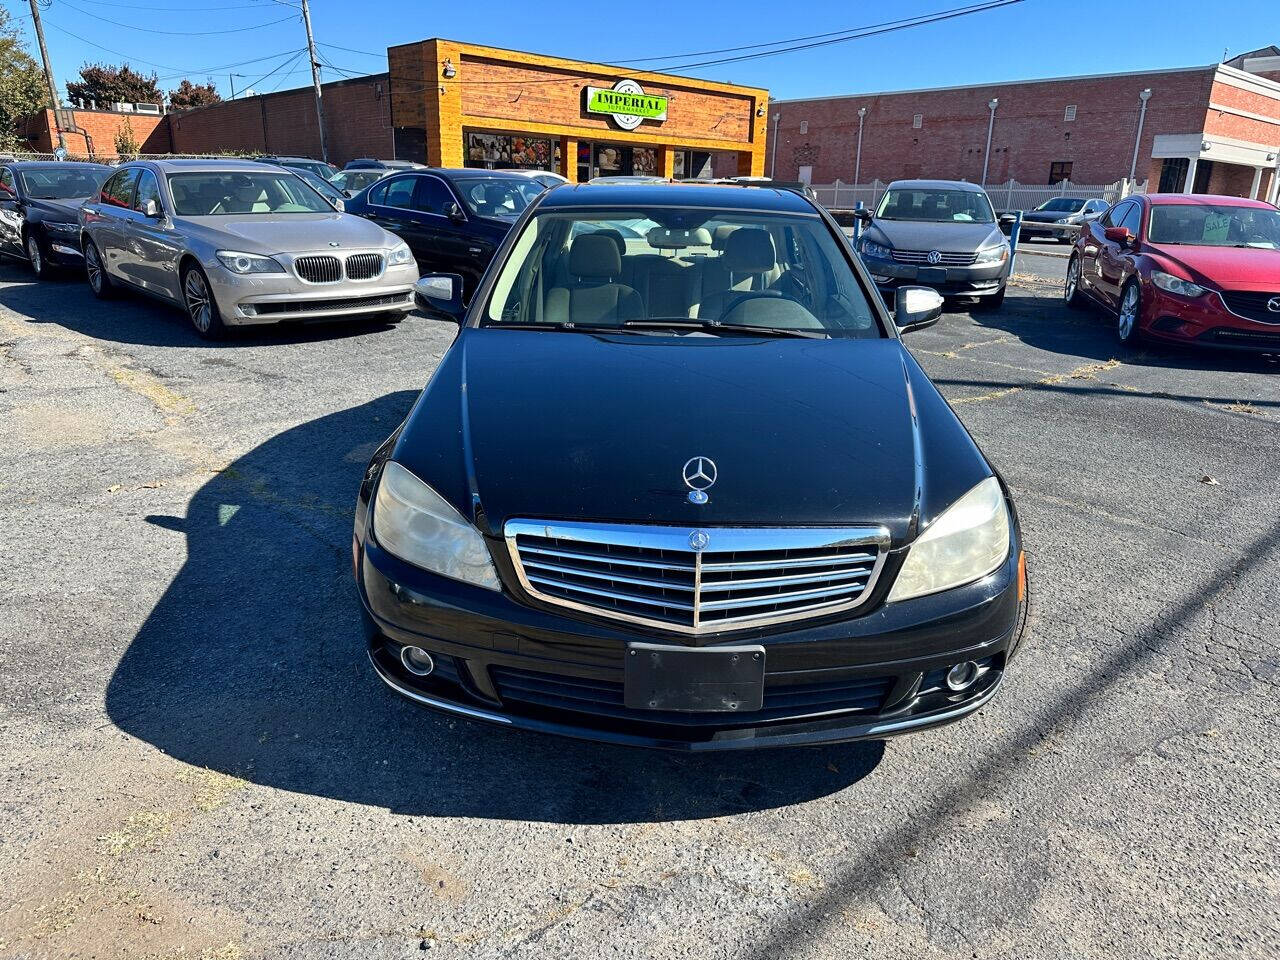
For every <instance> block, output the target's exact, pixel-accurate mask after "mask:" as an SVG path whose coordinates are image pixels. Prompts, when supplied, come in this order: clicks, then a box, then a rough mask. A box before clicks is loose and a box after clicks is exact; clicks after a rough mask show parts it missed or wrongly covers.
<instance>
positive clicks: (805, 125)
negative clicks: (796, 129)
mask: <svg viewBox="0 0 1280 960" xmlns="http://www.w3.org/2000/svg"><path fill="white" fill-rule="evenodd" d="M800 132H801V133H808V132H809V121H808V120H801V121H800Z"/></svg>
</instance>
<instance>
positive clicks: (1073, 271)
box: [1062, 253, 1089, 310]
mask: <svg viewBox="0 0 1280 960" xmlns="http://www.w3.org/2000/svg"><path fill="white" fill-rule="evenodd" d="M1062 301H1063V303H1065V304H1066V305H1067V306H1068V307H1070V308H1071V309H1072V310H1083V309H1084V308H1085V307H1087V306H1088V305H1089V304H1088V303H1087V302H1086V301H1085V298H1084V294H1083V293H1081V292H1080V257H1079V255H1078V254H1074V253H1073V254H1072V255H1071V260H1070V261H1069V262H1068V263H1067V279H1066V280H1065V281H1064V282H1063V285H1062Z"/></svg>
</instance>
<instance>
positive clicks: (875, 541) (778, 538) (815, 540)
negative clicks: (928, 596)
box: [502, 519, 889, 637]
mask: <svg viewBox="0 0 1280 960" xmlns="http://www.w3.org/2000/svg"><path fill="white" fill-rule="evenodd" d="M697 531H702V532H704V533H707V534H708V535H709V536H710V537H711V543H712V545H713V547H714V549H713V550H712V551H711V552H712V553H713V554H715V553H722V552H730V551H733V552H741V551H755V550H787V549H791V550H802V549H822V548H830V547H839V546H869V545H874V546H875V547H876V557H875V563H874V565H873V566H872V569H871V574H870V576H869V577H868V578H867V582H866V584H865V585H864V586H863V588H862V590H861V591H860V592H859V593H858V595H857V596H856V597H854V598H853V599H851V600H847V601H843V602H839V603H819V604H811V605H807V606H805V607H802V608H799V609H794V610H788V611H787V612H786V613H780V614H763V615H759V616H750V615H748V616H745V617H735V618H732V619H729V620H714V621H712V622H710V623H707V624H701V623H699V619H700V618H699V614H700V612H701V605H702V593H703V590H702V589H701V587H702V569H703V564H702V555H703V554H702V551H694V550H693V549H691V548H690V546H689V536H690V535H691V534H693V533H695V532H697ZM502 532H503V539H504V540H505V541H506V544H507V553H508V556H509V557H510V559H511V565H512V568H513V569H514V570H515V573H516V577H517V579H518V580H519V582H520V586H521V588H522V589H523V590H524V591H525V593H527V594H528V595H529V596H531V597H534V598H535V599H537V600H540V601H542V602H543V603H547V604H551V605H553V606H557V607H565V608H567V609H570V610H576V611H579V612H581V613H586V614H589V615H591V616H594V617H600V618H602V619H604V620H619V621H622V622H625V623H631V624H636V625H638V626H644V627H650V628H654V629H657V630H661V631H666V632H670V633H678V634H684V635H686V636H699V637H701V636H708V635H711V634H717V633H731V632H736V631H741V630H749V629H752V628H755V627H767V626H772V625H775V624H780V623H789V622H794V621H797V620H809V619H813V618H814V617H820V616H827V615H829V614H834V613H845V612H848V611H850V610H853V609H855V608H857V607H859V606H861V605H862V604H863V603H865V602H866V600H867V598H868V597H870V596H871V594H872V592H873V591H874V589H875V585H876V584H877V583H878V582H879V579H880V572H881V571H882V570H883V569H884V564H885V561H886V560H887V559H888V556H889V529H888V527H885V526H864V527H677V526H652V525H647V524H638V523H578V522H566V521H555V520H543V521H539V520H523V519H515V520H508V521H507V522H506V524H505V525H504V527H503V531H502ZM521 535H524V536H532V537H543V538H552V539H560V540H578V541H581V542H585V543H592V544H597V545H614V546H628V547H640V548H645V549H652V550H669V551H677V552H681V553H685V554H688V555H689V556H690V559H691V560H692V561H693V575H694V580H693V582H694V591H693V623H694V625H693V626H686V625H684V624H679V623H671V622H670V621H667V620H658V619H655V618H651V617H644V616H639V615H637V614H632V613H623V612H620V611H612V610H607V609H603V608H601V607H594V606H591V605H589V604H585V603H577V602H575V601H573V600H566V599H565V598H563V597H559V596H555V595H554V594H547V593H543V592H542V591H541V590H539V589H538V587H537V585H536V584H535V583H534V582H533V581H532V580H531V579H530V576H529V575H528V574H527V573H526V571H525V568H524V563H523V561H522V560H521V558H520V550H519V547H518V546H517V544H516V538H517V537H519V536H521ZM708 566H710V563H709V564H708Z"/></svg>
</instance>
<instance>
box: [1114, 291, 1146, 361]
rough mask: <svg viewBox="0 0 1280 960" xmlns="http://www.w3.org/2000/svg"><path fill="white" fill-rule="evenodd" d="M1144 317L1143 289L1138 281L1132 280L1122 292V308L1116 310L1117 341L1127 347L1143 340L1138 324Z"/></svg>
mask: <svg viewBox="0 0 1280 960" xmlns="http://www.w3.org/2000/svg"><path fill="white" fill-rule="evenodd" d="M1141 317H1142V288H1141V287H1140V286H1139V285H1138V281H1137V280H1130V281H1129V282H1128V283H1126V284H1125V285H1124V289H1123V290H1121V291H1120V306H1119V308H1118V309H1117V310H1116V339H1117V340H1119V341H1120V342H1121V343H1123V344H1124V345H1125V346H1127V347H1132V346H1135V345H1136V344H1137V343H1138V341H1139V340H1141V339H1142V331H1141V330H1139V329H1138V322H1139V320H1140V319H1141Z"/></svg>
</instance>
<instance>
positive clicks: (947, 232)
mask: <svg viewBox="0 0 1280 960" xmlns="http://www.w3.org/2000/svg"><path fill="white" fill-rule="evenodd" d="M872 223H873V226H874V228H875V229H877V230H879V231H880V233H881V234H882V235H883V236H884V238H885V239H886V240H887V241H888V243H889V246H891V247H895V248H897V249H899V250H941V251H944V252H947V253H972V252H973V251H975V250H977V249H979V248H980V247H986V246H991V245H993V244H995V243H998V242H1000V241H1002V240H1003V239H1004V236H1003V234H1001V233H1000V228H999V227H998V226H997V225H996V224H994V223H921V222H920V221H918V220H874V221H873V222H872Z"/></svg>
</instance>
